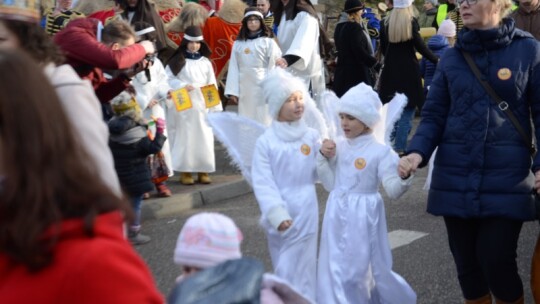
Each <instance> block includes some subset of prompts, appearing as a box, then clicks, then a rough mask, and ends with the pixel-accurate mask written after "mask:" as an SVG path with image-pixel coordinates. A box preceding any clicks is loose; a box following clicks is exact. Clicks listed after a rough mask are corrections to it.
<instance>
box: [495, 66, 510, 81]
mask: <svg viewBox="0 0 540 304" xmlns="http://www.w3.org/2000/svg"><path fill="white" fill-rule="evenodd" d="M497 77H499V79H500V80H508V79H510V77H512V71H510V69H508V68H502V69H500V70H499V71H498V72H497Z"/></svg>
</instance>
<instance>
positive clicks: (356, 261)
mask: <svg viewBox="0 0 540 304" xmlns="http://www.w3.org/2000/svg"><path fill="white" fill-rule="evenodd" d="M336 144H337V156H336V157H335V158H333V159H331V160H327V159H325V158H324V157H323V156H318V157H317V171H318V174H319V176H320V178H321V180H322V182H323V185H324V186H325V188H327V190H332V191H331V193H330V196H329V197H328V202H327V204H326V211H325V214H324V220H323V227H322V232H321V245H320V251H319V264H318V281H317V288H318V289H317V302H318V303H336V304H337V303H344V304H346V303H355V304H364V303H390V304H394V303H400V304H409V303H411V304H412V303H416V294H415V292H414V291H413V290H412V288H411V287H410V286H409V284H408V283H407V282H406V281H405V280H404V279H403V278H402V277H401V276H399V275H398V274H397V273H395V272H393V271H392V252H391V250H390V245H389V241H388V235H387V227H386V216H385V211H384V203H383V200H382V198H381V195H380V193H379V192H378V188H379V185H380V184H381V182H382V184H383V186H384V188H385V190H386V192H387V194H388V196H389V197H391V198H398V197H399V196H401V194H403V193H404V192H405V191H406V190H407V189H408V187H409V184H410V182H411V179H409V180H406V181H402V180H401V179H400V178H399V176H398V175H397V164H398V161H399V158H398V156H397V154H395V152H394V151H392V149H391V148H390V147H389V146H386V145H382V144H380V143H378V142H377V141H376V140H375V138H374V137H373V136H372V135H371V134H369V135H362V136H359V137H357V138H355V139H352V140H348V139H345V138H340V139H338V140H337V142H336ZM334 176H335V178H334Z"/></svg>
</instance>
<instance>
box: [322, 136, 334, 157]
mask: <svg viewBox="0 0 540 304" xmlns="http://www.w3.org/2000/svg"><path fill="white" fill-rule="evenodd" d="M320 151H321V154H322V155H324V157H326V158H332V157H334V156H336V143H335V142H334V141H333V140H331V139H325V140H323V142H322V146H321V150H320Z"/></svg>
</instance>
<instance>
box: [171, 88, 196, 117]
mask: <svg viewBox="0 0 540 304" xmlns="http://www.w3.org/2000/svg"><path fill="white" fill-rule="evenodd" d="M171 96H172V100H173V101H174V105H175V106H176V111H178V112H181V111H185V110H187V109H191V107H192V106H193V104H192V103H191V98H189V93H188V90H187V89H186V88H181V89H178V90H176V91H172V92H171Z"/></svg>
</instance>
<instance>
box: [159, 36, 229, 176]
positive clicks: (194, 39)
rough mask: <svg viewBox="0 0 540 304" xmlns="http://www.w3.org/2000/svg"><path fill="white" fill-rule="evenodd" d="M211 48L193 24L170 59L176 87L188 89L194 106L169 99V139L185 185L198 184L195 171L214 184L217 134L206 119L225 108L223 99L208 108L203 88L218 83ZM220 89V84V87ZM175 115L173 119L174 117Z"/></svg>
mask: <svg viewBox="0 0 540 304" xmlns="http://www.w3.org/2000/svg"><path fill="white" fill-rule="evenodd" d="M208 56H210V49H209V48H208V45H207V44H206V42H204V40H203V36H202V31H201V29H200V28H199V27H197V26H189V27H188V28H187V29H186V31H185V33H184V39H183V40H182V43H181V44H180V46H179V47H178V49H177V50H176V52H175V53H174V54H173V55H172V56H171V58H170V59H169V61H168V62H167V67H166V68H165V71H166V73H167V75H168V78H169V85H170V86H171V88H172V89H173V90H177V89H181V88H184V87H185V88H186V89H187V91H188V92H189V97H190V99H191V103H192V106H191V108H189V109H186V110H182V111H179V112H178V111H177V110H176V109H175V105H174V104H173V103H172V102H171V101H170V100H169V102H168V111H169V112H170V113H172V114H171V115H168V118H169V120H168V121H167V123H168V125H167V126H168V128H169V138H171V146H172V148H171V154H172V165H173V169H174V170H175V171H180V182H181V183H182V184H185V185H192V184H194V183H195V181H194V179H193V176H192V173H193V172H197V173H198V182H199V183H202V184H209V183H211V179H210V176H209V175H208V173H211V172H214V171H215V170H216V160H215V155H214V134H213V132H212V128H211V127H210V126H209V125H208V122H207V120H206V118H207V114H208V112H219V111H223V107H222V105H221V102H220V103H219V104H218V105H216V106H213V107H210V108H206V103H205V99H204V96H203V93H202V91H201V89H200V88H201V87H203V86H206V85H214V86H216V77H215V75H214V69H213V68H212V63H211V62H210V60H209V59H208ZM216 88H217V86H216ZM171 116H172V118H171Z"/></svg>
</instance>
